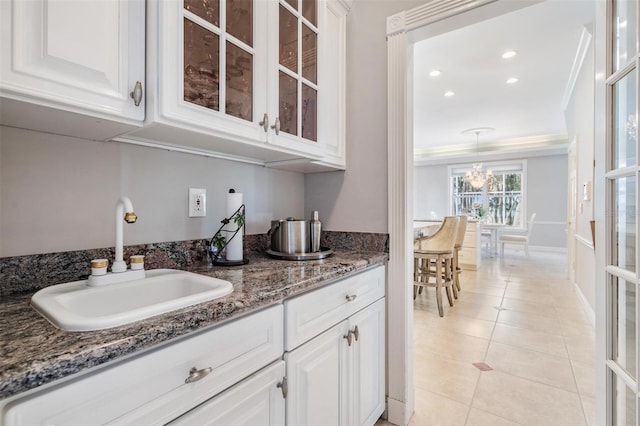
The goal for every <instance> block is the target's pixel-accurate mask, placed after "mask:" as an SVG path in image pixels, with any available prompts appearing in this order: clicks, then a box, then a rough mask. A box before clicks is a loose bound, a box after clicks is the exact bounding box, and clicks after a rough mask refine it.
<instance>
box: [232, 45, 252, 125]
mask: <svg viewBox="0 0 640 426" xmlns="http://www.w3.org/2000/svg"><path fill="white" fill-rule="evenodd" d="M226 70H227V82H226V84H227V85H226V88H227V99H226V102H225V110H226V112H227V114H229V115H233V116H234V117H238V118H242V119H244V120H247V121H253V57H252V56H251V54H250V53H248V52H246V51H244V50H242V49H241V48H239V47H237V46H236V45H234V44H233V43H230V42H228V41H227V68H226Z"/></svg>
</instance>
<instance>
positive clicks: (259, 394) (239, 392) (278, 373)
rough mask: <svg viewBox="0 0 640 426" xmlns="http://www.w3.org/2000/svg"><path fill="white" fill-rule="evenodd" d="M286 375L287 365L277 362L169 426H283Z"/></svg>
mask: <svg viewBox="0 0 640 426" xmlns="http://www.w3.org/2000/svg"><path fill="white" fill-rule="evenodd" d="M284 373H285V372H284V361H277V362H275V363H273V364H272V365H270V366H268V367H265V368H263V369H262V370H260V371H258V372H257V373H255V374H253V375H252V376H251V377H248V378H247V379H246V380H243V381H242V382H241V383H238V384H237V385H235V386H233V387H232V388H231V389H228V390H226V391H224V392H223V393H222V394H220V395H218V396H216V397H215V398H212V399H210V400H209V401H207V402H205V403H204V404H202V405H199V406H198V407H196V408H194V409H193V410H191V411H189V412H188V413H185V414H184V415H182V416H181V417H179V418H178V419H176V420H175V421H173V422H171V423H169V425H171V426H192V425H234V426H240V425H263V426H267V425H274V426H275V425H283V424H284V422H285V417H284V410H285V408H284V397H283V396H282V390H281V389H280V388H279V387H278V384H279V383H281V382H282V379H283V377H284Z"/></svg>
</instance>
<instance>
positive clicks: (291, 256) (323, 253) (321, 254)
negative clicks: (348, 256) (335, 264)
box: [267, 247, 333, 260]
mask: <svg viewBox="0 0 640 426" xmlns="http://www.w3.org/2000/svg"><path fill="white" fill-rule="evenodd" d="M267 254H268V255H269V256H273V257H275V258H277V259H284V260H319V259H324V258H325V257H329V256H331V255H332V254H333V250H332V249H330V248H327V247H320V251H316V252H313V253H282V252H279V251H273V250H271V249H269V250H267Z"/></svg>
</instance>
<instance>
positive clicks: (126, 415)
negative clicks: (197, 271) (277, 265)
mask: <svg viewBox="0 0 640 426" xmlns="http://www.w3.org/2000/svg"><path fill="white" fill-rule="evenodd" d="M282 309H283V308H282V305H278V306H274V307H272V308H269V309H266V310H263V311H260V312H257V313H255V314H252V315H249V316H246V317H244V318H240V319H238V320H236V321H233V322H231V323H228V324H225V325H222V326H220V327H216V328H213V329H210V330H204V331H202V332H199V333H196V334H195V335H190V336H188V337H185V338H183V339H179V340H178V341H176V342H173V343H169V344H166V345H164V346H162V347H160V348H159V349H157V350H152V351H149V352H146V353H144V354H141V355H138V356H135V357H133V358H130V359H127V360H124V361H121V362H116V363H114V364H111V365H108V366H105V367H104V368H99V369H96V370H94V371H90V372H88V373H86V374H83V375H80V376H79V377H78V378H76V379H73V380H69V381H66V382H64V383H61V384H58V385H53V386H49V387H47V388H44V389H42V390H36V391H34V392H31V393H29V394H27V395H25V396H21V397H17V398H16V399H14V400H11V401H10V402H8V403H6V404H2V417H1V422H0V423H1V424H3V425H90V424H118V425H142V424H144V425H154V424H165V423H167V422H170V421H172V420H174V419H176V418H178V417H180V416H181V415H183V414H184V413H186V412H187V411H189V410H191V409H193V408H194V407H196V406H199V405H200V404H202V403H204V402H205V401H210V400H211V398H212V397H215V396H216V395H220V394H222V393H223V392H224V391H226V390H227V389H233V388H232V386H234V385H236V384H237V383H239V382H241V381H242V380H244V379H245V378H247V377H249V376H251V375H252V374H254V373H256V371H258V370H260V369H261V368H262V367H264V366H267V365H269V364H271V363H273V362H275V361H278V360H281V359H282V351H283V336H282V329H283V322H282V318H283V313H282V312H283V311H282ZM265 372H271V370H265ZM259 376H260V375H259V374H258V375H256V376H255V379H256V383H258V382H260V380H261V379H260V378H259ZM281 379H282V376H281ZM260 383H261V382H260ZM243 389H246V388H243ZM276 389H277V388H276V387H274V390H273V391H274V395H275V394H277V392H275V390H276ZM277 390H278V391H279V390H280V389H277ZM252 392H253V391H252ZM229 393H230V394H232V395H234V396H232V397H227V398H232V399H233V398H235V399H236V400H238V399H242V398H241V396H240V393H239V391H238V390H237V389H236V390H235V391H229ZM246 395H248V396H249V397H251V398H257V399H260V398H263V396H255V395H254V394H253V393H247V394H246ZM220 398H223V396H220ZM280 398H282V394H281V393H280ZM211 401H212V404H214V405H215V399H214V400H211ZM3 402H4V401H3ZM236 412H237V411H236ZM238 414H240V413H239V412H238ZM242 414H245V413H242ZM229 415H231V414H229ZM225 419H228V418H225ZM225 424H227V423H225ZM240 424H241V423H240Z"/></svg>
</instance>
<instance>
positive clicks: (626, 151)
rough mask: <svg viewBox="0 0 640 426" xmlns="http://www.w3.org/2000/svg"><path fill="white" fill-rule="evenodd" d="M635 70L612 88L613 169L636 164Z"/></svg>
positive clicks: (636, 111)
mask: <svg viewBox="0 0 640 426" xmlns="http://www.w3.org/2000/svg"><path fill="white" fill-rule="evenodd" d="M636 91H637V85H636V70H633V71H632V72H630V73H629V74H628V75H626V76H625V77H624V78H622V79H621V80H620V81H618V82H617V83H616V84H615V86H614V100H613V102H614V108H615V140H614V142H613V144H614V146H613V149H614V153H613V155H614V157H613V158H614V167H615V168H619V167H625V166H632V165H635V163H636V155H637V154H636V139H637V136H638V108H637V106H636V102H637V94H636Z"/></svg>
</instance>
